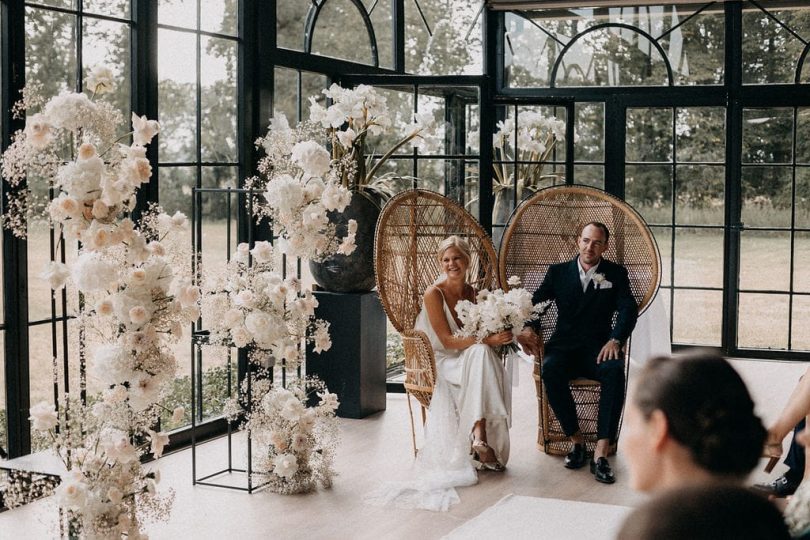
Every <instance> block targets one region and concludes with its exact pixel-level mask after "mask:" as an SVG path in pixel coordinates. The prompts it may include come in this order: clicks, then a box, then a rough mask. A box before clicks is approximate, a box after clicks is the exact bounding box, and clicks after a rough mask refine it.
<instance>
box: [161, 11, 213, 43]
mask: <svg viewBox="0 0 810 540" xmlns="http://www.w3.org/2000/svg"><path fill="white" fill-rule="evenodd" d="M206 1H208V0H206ZM202 11H205V10H202ZM158 24H168V25H171V26H178V27H180V28H193V29H196V28H197V0H159V1H158ZM162 48H163V45H161V46H160V47H159V48H158V51H160V49H162Z"/></svg>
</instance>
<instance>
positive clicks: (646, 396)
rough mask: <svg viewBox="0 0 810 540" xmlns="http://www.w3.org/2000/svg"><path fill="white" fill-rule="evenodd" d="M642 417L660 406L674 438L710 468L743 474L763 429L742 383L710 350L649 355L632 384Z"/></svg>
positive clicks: (756, 458) (757, 452) (761, 440)
mask: <svg viewBox="0 0 810 540" xmlns="http://www.w3.org/2000/svg"><path fill="white" fill-rule="evenodd" d="M633 402H634V403H635V405H636V406H637V407H638V408H639V409H640V410H641V412H642V414H643V415H644V417H645V418H649V417H650V415H651V414H652V412H653V411H655V410H660V411H661V412H663V413H664V416H666V418H667V422H668V428H669V433H670V435H671V436H672V438H673V439H675V440H676V441H678V442H679V443H680V444H682V445H683V446H685V447H686V448H688V449H689V451H690V452H691V454H692V458H693V459H694V461H695V463H697V464H698V465H699V466H701V467H703V468H704V469H706V470H708V471H709V472H711V473H714V474H720V475H728V476H745V475H746V474H748V473H749V472H750V471H751V470H752V469H753V468H754V467H756V465H757V462H758V461H759V457H760V454H761V452H762V445H763V443H764V442H765V436H766V431H765V428H764V427H763V426H762V421H761V420H760V419H759V417H758V416H756V415H755V414H754V402H753V401H752V400H751V396H750V394H749V393H748V389H747V388H746V387H745V383H744V382H743V381H742V379H741V378H740V376H739V375H738V374H737V372H736V371H734V368H733V367H731V364H729V363H728V362H727V361H726V360H725V359H724V358H723V357H721V356H718V355H716V354H714V353H711V352H700V353H695V354H691V355H685V356H677V357H673V358H669V357H657V358H652V359H651V360H650V361H649V362H648V363H647V364H646V365H645V366H644V368H643V369H642V371H641V373H640V375H639V378H638V380H637V382H636V386H635V397H634V398H633Z"/></svg>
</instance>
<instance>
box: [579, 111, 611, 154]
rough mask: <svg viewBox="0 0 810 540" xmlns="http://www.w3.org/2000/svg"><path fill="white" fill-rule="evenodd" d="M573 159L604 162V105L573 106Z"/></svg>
mask: <svg viewBox="0 0 810 540" xmlns="http://www.w3.org/2000/svg"><path fill="white" fill-rule="evenodd" d="M574 122H575V123H574V133H575V134H576V138H575V141H576V142H575V144H574V159H575V160H577V161H604V159H605V104H604V103H577V104H576V105H574Z"/></svg>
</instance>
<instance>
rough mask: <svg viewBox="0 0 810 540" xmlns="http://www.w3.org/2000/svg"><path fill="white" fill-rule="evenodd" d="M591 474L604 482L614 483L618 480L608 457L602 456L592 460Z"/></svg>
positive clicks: (598, 480)
mask: <svg viewBox="0 0 810 540" xmlns="http://www.w3.org/2000/svg"><path fill="white" fill-rule="evenodd" d="M591 474H593V476H594V478H596V481H597V482H602V483H603V484H612V483H613V482H615V481H616V477H615V476H613V470H612V469H611V468H610V463H608V460H607V458H603V457H600V458H598V459H597V460H596V461H594V460H591Z"/></svg>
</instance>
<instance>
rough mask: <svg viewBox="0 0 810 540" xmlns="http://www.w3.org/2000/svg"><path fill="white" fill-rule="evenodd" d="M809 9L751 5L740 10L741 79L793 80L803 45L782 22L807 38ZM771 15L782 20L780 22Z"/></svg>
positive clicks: (762, 81)
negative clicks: (741, 16)
mask: <svg viewBox="0 0 810 540" xmlns="http://www.w3.org/2000/svg"><path fill="white" fill-rule="evenodd" d="M809 12H810V11H808V10H807V8H806V7H803V8H798V9H785V10H779V9H768V13H763V12H762V11H760V10H759V9H754V8H749V9H746V10H744V11H743V19H742V31H743V38H742V62H743V65H742V68H743V69H742V73H743V83H745V84H765V83H792V82H794V80H795V76H796V64H797V62H798V61H799V57H800V55H801V53H802V49H803V48H804V43H802V42H801V40H800V39H797V38H796V37H795V36H794V35H793V34H792V33H791V32H789V31H788V30H787V29H786V28H784V27H783V26H782V25H785V26H787V27H788V28H791V29H792V30H793V31H794V32H796V33H798V34H799V35H800V36H802V35H803V36H804V37H805V38H806V37H807V36H808V35H809V34H810V28H808V23H807V22H806V21H807V19H808V17H807V14H808V13H809ZM769 15H770V16H769ZM774 18H775V19H777V20H778V21H779V22H781V23H782V24H779V22H777V20H774Z"/></svg>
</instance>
